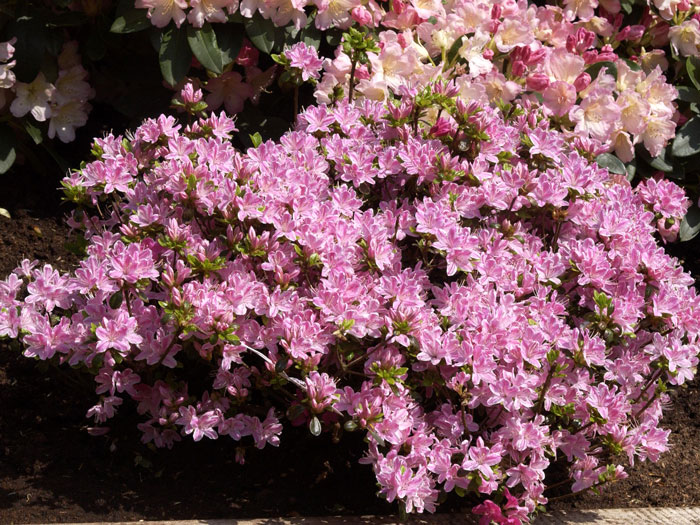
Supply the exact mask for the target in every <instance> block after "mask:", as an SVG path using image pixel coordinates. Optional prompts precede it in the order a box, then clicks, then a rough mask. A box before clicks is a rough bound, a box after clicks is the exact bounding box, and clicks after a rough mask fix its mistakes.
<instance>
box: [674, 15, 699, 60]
mask: <svg viewBox="0 0 700 525" xmlns="http://www.w3.org/2000/svg"><path fill="white" fill-rule="evenodd" d="M668 37H669V38H670V40H671V48H673V50H674V51H675V52H676V53H678V54H679V55H682V56H698V54H699V53H698V45H699V44H700V23H698V21H697V20H696V19H695V18H691V19H689V20H686V21H685V22H683V23H682V24H681V25H678V26H673V27H671V28H670V29H669V30H668Z"/></svg>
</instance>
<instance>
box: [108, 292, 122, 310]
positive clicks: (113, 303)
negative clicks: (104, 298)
mask: <svg viewBox="0 0 700 525" xmlns="http://www.w3.org/2000/svg"><path fill="white" fill-rule="evenodd" d="M123 300H124V294H123V293H122V292H121V291H119V292H117V293H115V294H113V295H112V297H110V298H109V307H110V308H111V309H112V310H116V309H117V308H119V307H120V306H121V304H122V301H123Z"/></svg>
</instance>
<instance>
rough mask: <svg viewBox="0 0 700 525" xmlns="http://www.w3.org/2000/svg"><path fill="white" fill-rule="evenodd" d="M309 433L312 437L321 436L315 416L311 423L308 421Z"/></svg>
mask: <svg viewBox="0 0 700 525" xmlns="http://www.w3.org/2000/svg"><path fill="white" fill-rule="evenodd" d="M309 432H311V435H312V436H320V435H321V422H320V421H319V419H318V418H317V417H316V416H314V417H312V418H311V421H309Z"/></svg>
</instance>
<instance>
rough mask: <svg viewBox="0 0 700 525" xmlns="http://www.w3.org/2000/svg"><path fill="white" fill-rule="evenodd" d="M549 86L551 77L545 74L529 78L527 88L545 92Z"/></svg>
mask: <svg viewBox="0 0 700 525" xmlns="http://www.w3.org/2000/svg"><path fill="white" fill-rule="evenodd" d="M547 86H549V77H548V76H547V75H545V74H544V73H535V74H534V75H530V76H529V77H527V88H528V89H531V90H532V91H544V90H545V89H546V88H547Z"/></svg>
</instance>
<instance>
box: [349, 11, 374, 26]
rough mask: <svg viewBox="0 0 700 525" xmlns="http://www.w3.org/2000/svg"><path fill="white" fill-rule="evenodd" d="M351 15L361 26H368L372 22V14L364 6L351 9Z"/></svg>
mask: <svg viewBox="0 0 700 525" xmlns="http://www.w3.org/2000/svg"><path fill="white" fill-rule="evenodd" d="M350 16H352V19H353V20H354V21H355V22H357V23H358V24H360V25H361V26H366V25H369V24H371V23H372V15H371V13H370V12H369V11H367V8H365V7H364V6H357V7H354V8H353V9H352V10H351V11H350Z"/></svg>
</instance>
